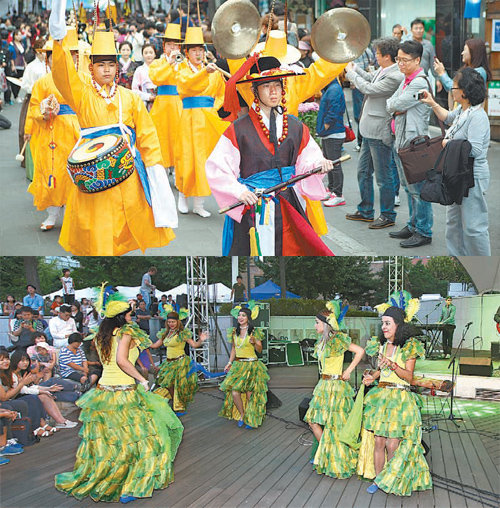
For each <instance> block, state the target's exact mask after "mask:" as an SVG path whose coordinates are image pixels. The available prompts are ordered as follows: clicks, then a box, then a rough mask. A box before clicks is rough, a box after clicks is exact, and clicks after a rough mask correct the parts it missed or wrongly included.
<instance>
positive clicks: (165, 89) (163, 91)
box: [156, 85, 179, 95]
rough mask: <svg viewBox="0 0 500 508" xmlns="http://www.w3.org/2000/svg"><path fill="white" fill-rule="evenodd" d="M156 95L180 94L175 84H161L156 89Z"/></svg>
mask: <svg viewBox="0 0 500 508" xmlns="http://www.w3.org/2000/svg"><path fill="white" fill-rule="evenodd" d="M156 95H179V93H178V92H177V87H176V86H175V85H160V86H159V87H158V88H157V90H156Z"/></svg>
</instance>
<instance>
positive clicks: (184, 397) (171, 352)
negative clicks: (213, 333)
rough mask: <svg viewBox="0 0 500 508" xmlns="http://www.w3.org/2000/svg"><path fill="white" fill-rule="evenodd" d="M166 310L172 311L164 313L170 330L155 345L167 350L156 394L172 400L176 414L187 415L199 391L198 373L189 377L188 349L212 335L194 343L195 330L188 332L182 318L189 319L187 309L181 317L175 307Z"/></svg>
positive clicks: (182, 312) (169, 306)
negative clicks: (162, 346)
mask: <svg viewBox="0 0 500 508" xmlns="http://www.w3.org/2000/svg"><path fill="white" fill-rule="evenodd" d="M165 307H167V308H168V312H166V313H165V312H164V311H162V314H161V317H163V318H166V327H165V328H163V329H161V330H160V331H159V332H158V333H157V335H156V337H157V338H158V340H157V341H156V342H155V343H154V344H153V345H152V346H151V347H153V348H157V347H160V346H161V345H162V344H163V345H164V346H165V347H166V348H167V358H165V361H164V362H163V363H162V364H161V365H160V370H159V371H158V374H157V376H156V384H157V386H158V388H156V389H155V390H154V392H155V393H157V394H158V395H161V396H162V397H166V398H170V399H172V407H173V408H174V411H175V412H176V415H177V416H183V415H185V414H186V409H187V405H188V404H189V403H190V402H191V401H192V400H193V397H194V394H195V393H196V390H197V389H198V378H197V376H196V372H193V373H192V374H191V375H190V376H189V377H187V376H186V375H187V374H188V372H189V368H190V365H191V360H190V358H189V356H188V355H186V353H185V350H184V347H185V345H186V343H187V344H189V345H190V346H191V347H192V348H194V349H196V348H199V347H200V346H201V345H202V344H203V342H205V341H206V340H207V339H208V336H209V335H208V332H203V333H201V334H200V338H199V339H198V340H197V341H194V340H193V334H192V333H191V330H187V329H185V328H184V326H183V324H182V319H185V318H186V317H187V316H188V314H187V311H186V309H180V311H179V312H180V314H177V312H174V311H173V309H172V306H171V305H169V304H167V305H165Z"/></svg>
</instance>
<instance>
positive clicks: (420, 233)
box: [387, 41, 433, 248]
mask: <svg viewBox="0 0 500 508" xmlns="http://www.w3.org/2000/svg"><path fill="white" fill-rule="evenodd" d="M422 54H423V47H422V44H420V42H417V41H405V42H403V43H402V44H401V45H400V47H399V50H398V56H397V58H396V62H397V63H398V66H399V70H400V71H401V72H402V73H403V74H404V78H405V79H404V81H402V82H401V85H399V88H398V89H397V90H396V92H395V93H394V95H393V96H392V97H391V98H390V99H388V100H387V111H388V112H389V113H390V114H391V115H393V118H394V122H393V132H394V134H395V136H396V138H395V141H394V152H395V153H394V160H395V162H396V166H397V168H398V173H399V178H400V180H401V184H402V185H403V188H404V189H405V191H406V194H407V196H408V208H409V220H408V224H407V225H406V226H405V227H404V228H403V229H402V230H400V231H396V232H393V233H389V236H390V237H391V238H397V239H400V240H402V241H401V242H400V245H401V247H404V248H412V247H420V246H422V245H428V244H430V243H431V242H432V224H433V216H432V206H431V204H430V203H428V202H427V201H424V200H422V199H421V198H420V190H421V188H422V185H423V182H418V183H413V184H409V183H408V182H407V180H406V176H405V174H404V171H403V164H402V162H401V159H400V158H399V156H398V150H399V149H401V148H406V147H407V146H408V145H409V144H410V142H411V140H412V139H414V138H416V137H417V136H425V135H427V134H428V133H429V117H430V112H431V109H430V108H429V107H428V106H427V105H426V104H424V103H422V102H420V101H419V99H418V93H419V91H420V90H422V89H424V90H429V91H430V86H429V82H428V80H427V77H426V75H425V72H424V70H423V69H422V67H421V65H420V61H421V59H422Z"/></svg>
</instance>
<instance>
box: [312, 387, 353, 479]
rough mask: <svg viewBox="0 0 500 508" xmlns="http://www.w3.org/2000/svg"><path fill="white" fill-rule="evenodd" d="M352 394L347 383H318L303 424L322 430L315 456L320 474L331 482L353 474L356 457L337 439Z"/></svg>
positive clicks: (346, 416) (348, 408) (343, 423)
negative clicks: (318, 426)
mask: <svg viewBox="0 0 500 508" xmlns="http://www.w3.org/2000/svg"><path fill="white" fill-rule="evenodd" d="M353 398H354V390H353V389H352V387H351V385H350V384H349V383H348V382H347V381H342V380H331V379H320V380H319V382H318V384H317V385H316V388H315V389H314V393H313V398H312V400H311V402H310V403H309V409H308V410H307V413H306V415H305V417H304V421H306V422H309V423H317V424H319V425H322V426H323V434H322V436H321V440H320V442H319V446H318V449H317V451H316V454H315V455H314V466H315V469H316V472H317V473H319V474H326V475H328V476H332V477H334V478H350V477H351V476H352V475H353V474H355V473H356V463H357V458H358V453H357V451H356V450H354V449H352V448H350V447H349V446H347V445H346V444H344V443H341V442H340V441H339V440H338V438H337V436H338V434H339V432H340V431H341V430H342V428H343V427H344V425H345V423H346V421H347V418H348V416H349V413H350V411H351V409H352V407H353V405H354V400H353Z"/></svg>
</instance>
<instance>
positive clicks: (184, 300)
mask: <svg viewBox="0 0 500 508" xmlns="http://www.w3.org/2000/svg"><path fill="white" fill-rule="evenodd" d="M175 303H176V304H177V305H178V306H179V307H187V306H188V295H186V294H182V295H177V296H176V298H175Z"/></svg>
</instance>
